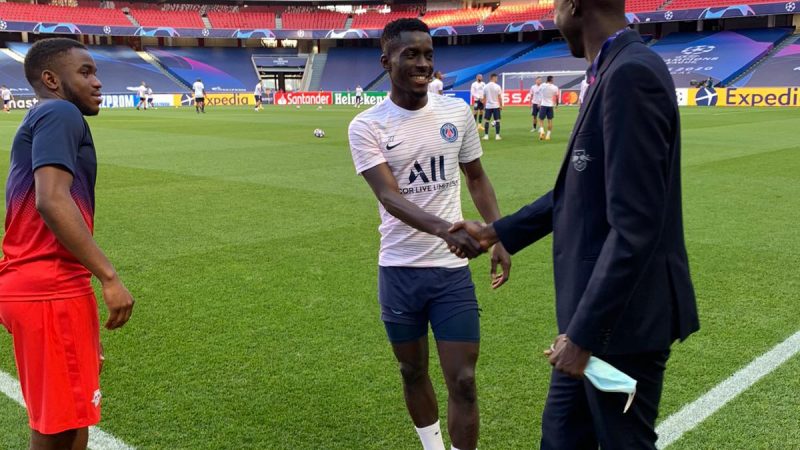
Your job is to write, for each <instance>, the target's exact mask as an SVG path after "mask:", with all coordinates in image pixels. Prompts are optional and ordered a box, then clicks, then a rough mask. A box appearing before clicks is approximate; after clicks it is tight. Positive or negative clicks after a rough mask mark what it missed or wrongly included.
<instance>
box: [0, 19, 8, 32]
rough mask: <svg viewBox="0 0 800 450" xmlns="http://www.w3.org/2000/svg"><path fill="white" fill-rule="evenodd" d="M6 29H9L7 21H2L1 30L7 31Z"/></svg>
mask: <svg viewBox="0 0 800 450" xmlns="http://www.w3.org/2000/svg"><path fill="white" fill-rule="evenodd" d="M6 28H8V24H7V23H6V21H5V20H0V30H5V29H6Z"/></svg>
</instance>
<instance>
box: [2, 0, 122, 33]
mask: <svg viewBox="0 0 800 450" xmlns="http://www.w3.org/2000/svg"><path fill="white" fill-rule="evenodd" d="M0 17H2V18H3V20H6V21H9V20H13V21H20V22H45V23H61V22H66V23H74V24H76V25H114V26H126V27H130V26H132V24H131V22H130V20H128V18H127V17H126V16H125V14H124V13H123V12H122V11H120V10H118V9H106V8H92V7H86V8H83V7H69V6H51V5H34V4H30V3H5V2H4V3H0Z"/></svg>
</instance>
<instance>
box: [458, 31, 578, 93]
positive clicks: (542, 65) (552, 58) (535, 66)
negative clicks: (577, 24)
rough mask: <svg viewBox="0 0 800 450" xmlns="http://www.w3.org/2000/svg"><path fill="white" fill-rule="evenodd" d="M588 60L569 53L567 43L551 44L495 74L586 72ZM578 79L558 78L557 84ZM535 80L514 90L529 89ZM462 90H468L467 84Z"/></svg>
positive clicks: (511, 62) (522, 57)
mask: <svg viewBox="0 0 800 450" xmlns="http://www.w3.org/2000/svg"><path fill="white" fill-rule="evenodd" d="M586 67H587V63H586V60H584V59H580V58H575V57H574V56H572V54H571V53H570V51H569V48H568V47H567V43H566V42H563V41H560V42H550V43H548V44H545V45H542V46H540V47H537V48H535V49H533V51H530V52H527V53H525V54H524V55H522V56H520V57H519V58H516V59H514V60H513V61H510V62H508V63H507V64H504V65H503V66H501V67H499V68H497V69H496V70H495V72H497V73H503V72H566V71H576V72H577V71H584V70H586ZM575 78H576V77H574V76H569V77H557V78H556V79H555V84H556V85H559V86H562V85H564V84H565V83H569V82H571V81H573V80H574V79H575ZM532 82H533V80H528V81H527V83H526V85H524V86H514V87H513V88H514V89H528V88H530V83H532ZM460 88H468V86H467V84H466V83H465V84H464V85H462V86H461V87H460Z"/></svg>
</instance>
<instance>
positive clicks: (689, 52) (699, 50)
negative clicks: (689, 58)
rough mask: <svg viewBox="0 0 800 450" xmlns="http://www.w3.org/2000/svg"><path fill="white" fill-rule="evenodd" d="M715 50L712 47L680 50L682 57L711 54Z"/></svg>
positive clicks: (699, 46)
mask: <svg viewBox="0 0 800 450" xmlns="http://www.w3.org/2000/svg"><path fill="white" fill-rule="evenodd" d="M715 48H717V47H716V46H714V45H695V46H694V47H686V48H685V49H683V50H681V53H683V54H684V55H702V54H703V53H708V52H713V51H714V49H715Z"/></svg>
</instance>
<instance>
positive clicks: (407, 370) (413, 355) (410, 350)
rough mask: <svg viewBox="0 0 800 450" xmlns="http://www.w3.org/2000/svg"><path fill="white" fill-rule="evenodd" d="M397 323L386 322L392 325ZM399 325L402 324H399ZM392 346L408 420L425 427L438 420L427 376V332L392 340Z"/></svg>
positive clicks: (434, 398)
mask: <svg viewBox="0 0 800 450" xmlns="http://www.w3.org/2000/svg"><path fill="white" fill-rule="evenodd" d="M395 325H398V324H388V323H387V329H388V327H389V326H392V327H394V326H395ZM401 326H402V325H401ZM392 350H394V356H395V358H397V362H398V363H400V375H401V376H402V378H403V394H404V396H405V399H406V407H407V408H408V413H409V414H410V415H411V420H412V421H413V422H414V425H415V426H416V427H417V428H423V427H427V426H429V425H432V424H434V423H435V422H436V421H437V420H439V409H438V405H437V404H436V395H435V394H434V392H433V385H432V384H431V379H430V377H429V376H428V358H429V356H428V355H429V354H428V336H427V334H426V335H425V336H422V337H421V338H418V339H417V340H414V341H409V342H402V343H392Z"/></svg>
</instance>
